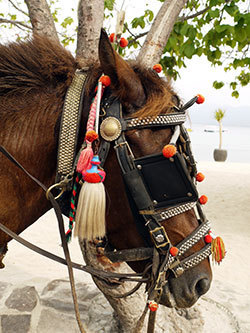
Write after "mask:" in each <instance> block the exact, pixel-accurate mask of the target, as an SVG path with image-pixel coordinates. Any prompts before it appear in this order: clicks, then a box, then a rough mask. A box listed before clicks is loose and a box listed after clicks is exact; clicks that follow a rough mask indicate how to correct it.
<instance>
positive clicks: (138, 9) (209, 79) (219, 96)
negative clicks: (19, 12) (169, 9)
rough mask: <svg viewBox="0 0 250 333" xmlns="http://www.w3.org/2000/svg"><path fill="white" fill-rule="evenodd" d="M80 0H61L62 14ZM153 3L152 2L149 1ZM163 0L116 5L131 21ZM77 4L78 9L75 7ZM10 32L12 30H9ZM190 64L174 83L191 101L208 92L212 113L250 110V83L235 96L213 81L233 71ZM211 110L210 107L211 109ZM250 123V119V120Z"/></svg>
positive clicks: (196, 61)
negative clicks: (196, 96) (223, 110)
mask: <svg viewBox="0 0 250 333" xmlns="http://www.w3.org/2000/svg"><path fill="white" fill-rule="evenodd" d="M77 3H78V0H71V1H68V0H61V1H60V4H63V6H61V5H60V7H62V10H61V11H60V13H61V14H60V15H61V16H62V17H66V16H75V17H76V11H77ZM147 3H150V5H147ZM161 4H162V3H161V2H159V1H157V0H151V1H150V2H149V1H142V0H140V1H135V0H116V4H115V9H116V12H118V11H119V10H120V9H121V8H122V9H123V10H125V13H126V19H127V20H128V21H131V20H132V18H133V17H135V15H136V16H140V15H142V14H143V13H144V10H145V9H147V8H150V9H153V10H154V13H155V15H156V13H157V11H158V10H159V8H160V6H161ZM8 7H10V5H8V1H7V0H2V2H0V9H1V10H0V12H1V11H2V10H3V9H6V8H8ZM72 8H74V11H72ZM115 25H116V13H115V15H114V17H113V18H111V19H110V20H109V21H108V22H107V23H106V27H107V28H108V29H109V31H110V32H112V31H114V30H115ZM6 33H8V30H6ZM8 37H10V36H9V35H7V36H6V38H8ZM186 65H187V68H185V69H183V70H182V69H181V70H180V76H181V77H180V79H178V80H177V81H175V82H173V85H174V87H175V89H176V91H177V93H178V94H179V96H180V97H181V99H182V100H183V101H184V102H187V101H188V100H189V99H191V98H192V97H193V96H194V95H196V94H197V93H200V94H202V95H204V96H205V98H206V103H205V104H204V108H205V109H206V110H211V114H212V113H213V112H214V111H215V109H217V108H222V109H225V110H233V109H235V108H242V109H244V110H247V109H248V110H249V113H250V102H249V93H250V90H249V86H247V87H244V88H240V90H239V92H240V97H239V98H238V99H235V98H233V97H231V90H230V88H229V86H228V85H225V86H224V87H223V88H222V89H219V90H216V89H214V88H213V87H212V84H213V81H214V80H218V81H224V82H230V81H231V79H233V77H234V75H233V72H229V73H225V72H224V70H223V68H221V67H216V68H215V67H211V65H210V64H209V63H208V61H207V60H206V59H205V57H200V58H199V57H197V56H195V57H194V58H193V59H191V60H187V61H186ZM207 112H208V111H207ZM249 126H250V123H249Z"/></svg>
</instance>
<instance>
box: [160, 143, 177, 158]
mask: <svg viewBox="0 0 250 333" xmlns="http://www.w3.org/2000/svg"><path fill="white" fill-rule="evenodd" d="M162 154H163V156H165V157H166V158H170V157H172V156H174V155H175V154H176V147H175V146H174V145H166V146H164V147H163V149H162Z"/></svg>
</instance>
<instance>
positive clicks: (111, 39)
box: [109, 32, 116, 43]
mask: <svg viewBox="0 0 250 333" xmlns="http://www.w3.org/2000/svg"><path fill="white" fill-rule="evenodd" d="M115 39H116V38H115V33H114V32H113V33H112V34H110V36H109V40H110V42H111V43H114V41H115Z"/></svg>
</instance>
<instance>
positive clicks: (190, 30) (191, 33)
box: [187, 26, 196, 39]
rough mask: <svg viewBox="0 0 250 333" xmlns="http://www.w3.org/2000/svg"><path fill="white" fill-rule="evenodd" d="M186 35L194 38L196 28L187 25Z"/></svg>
mask: <svg viewBox="0 0 250 333" xmlns="http://www.w3.org/2000/svg"><path fill="white" fill-rule="evenodd" d="M187 37H189V38H190V39H195V37H196V29H195V28H194V27H192V26H190V27H189V29H188V33H187Z"/></svg>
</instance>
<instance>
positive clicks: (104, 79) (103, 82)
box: [99, 75, 111, 87]
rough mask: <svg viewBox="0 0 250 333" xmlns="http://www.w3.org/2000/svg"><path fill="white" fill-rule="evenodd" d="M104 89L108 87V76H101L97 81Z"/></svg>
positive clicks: (109, 81)
mask: <svg viewBox="0 0 250 333" xmlns="http://www.w3.org/2000/svg"><path fill="white" fill-rule="evenodd" d="M99 81H100V82H101V83H102V84H103V85H104V86H105V87H108V86H110V83H111V80H110V77H109V76H108V75H103V76H102V77H101V78H100V80H99Z"/></svg>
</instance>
